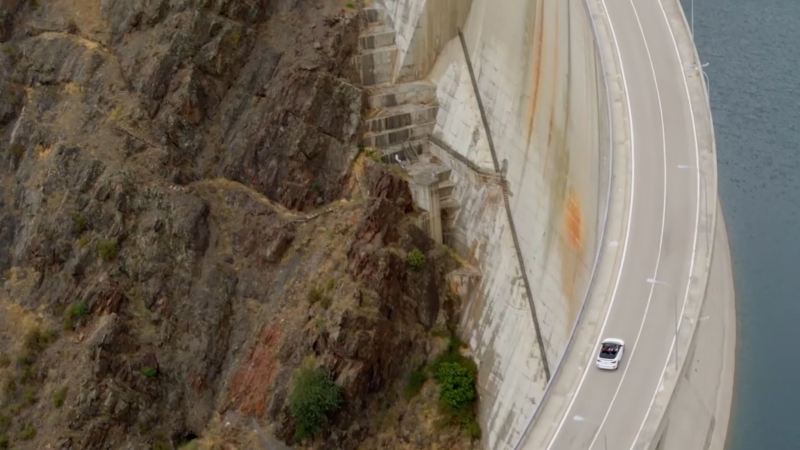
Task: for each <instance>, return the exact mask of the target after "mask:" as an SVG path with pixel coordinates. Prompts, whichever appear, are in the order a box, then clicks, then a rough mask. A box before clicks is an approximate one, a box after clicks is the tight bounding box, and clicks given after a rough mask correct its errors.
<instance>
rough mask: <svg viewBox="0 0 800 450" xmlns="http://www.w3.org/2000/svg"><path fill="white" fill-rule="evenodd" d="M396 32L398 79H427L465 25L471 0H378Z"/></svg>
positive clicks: (396, 68)
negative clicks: (441, 55) (434, 65)
mask: <svg viewBox="0 0 800 450" xmlns="http://www.w3.org/2000/svg"><path fill="white" fill-rule="evenodd" d="M379 1H380V2H381V3H382V5H383V6H384V8H385V9H386V12H387V14H388V16H389V17H390V18H391V20H392V22H393V23H394V29H395V31H396V32H397V38H396V39H397V50H398V52H397V61H396V63H395V67H394V77H395V78H394V79H395V81H409V80H418V79H420V78H424V77H425V76H426V75H427V74H428V72H429V71H430V70H431V68H432V67H433V64H434V63H435V62H436V57H437V56H438V55H439V52H441V50H442V48H443V47H444V46H445V44H447V43H448V42H449V41H450V39H452V38H453V37H454V36H455V35H456V33H457V32H458V28H459V27H462V26H463V25H464V20H465V19H466V17H467V14H468V13H469V11H470V6H471V5H472V0H379Z"/></svg>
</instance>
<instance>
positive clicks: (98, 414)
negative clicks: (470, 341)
mask: <svg viewBox="0 0 800 450" xmlns="http://www.w3.org/2000/svg"><path fill="white" fill-rule="evenodd" d="M358 23H359V21H358V20H356V11H355V10H354V9H352V8H351V7H349V6H348V5H346V4H345V2H322V1H310V0H308V1H305V0H95V1H78V0H52V1H41V0H40V1H38V2H37V1H29V2H22V1H18V0H0V99H1V100H0V183H1V186H2V189H1V190H0V274H2V280H0V283H2V284H1V287H2V288H1V289H0V381H2V382H3V386H4V389H3V392H1V393H0V402H2V406H3V408H2V410H0V448H2V446H3V442H4V439H5V442H8V443H9V444H5V445H11V446H13V447H14V448H59V449H111V448H130V449H140V448H173V447H177V446H179V445H180V444H181V443H183V442H186V441H188V440H190V439H192V438H195V437H197V436H203V439H205V441H204V442H206V443H211V444H214V445H217V444H219V445H223V446H225V445H228V447H219V448H237V447H238V448H260V447H268V446H269V445H271V444H269V443H272V442H274V439H276V438H277V439H280V440H282V441H284V442H287V443H289V444H295V443H294V442H293V432H294V423H293V421H292V418H291V416H290V414H289V412H288V406H287V398H288V394H289V391H290V389H291V379H292V374H293V372H294V370H295V369H296V368H298V367H299V366H300V365H301V364H303V363H304V361H308V360H309V359H310V358H311V359H313V360H314V361H316V364H317V365H319V366H322V367H324V368H325V369H327V370H328V371H329V372H330V373H331V374H332V376H333V377H334V380H335V381H336V383H337V384H339V385H340V386H341V387H342V388H343V391H344V396H345V403H344V407H343V409H342V410H341V411H340V412H339V413H337V414H336V415H335V416H334V417H332V418H331V420H332V428H331V430H332V431H330V432H328V433H325V434H324V435H323V436H319V437H318V438H317V439H316V440H314V441H312V442H310V443H309V442H307V443H306V444H307V445H311V446H313V447H318V448H358V447H362V448H370V447H371V446H374V445H379V444H377V443H380V445H381V446H389V447H394V448H437V447H442V448H447V447H452V446H454V445H455V446H459V447H463V446H466V445H468V444H467V443H465V442H464V441H461V440H459V439H462V438H460V437H459V436H458V435H456V434H453V433H446V432H441V431H440V430H437V429H435V428H432V427H430V426H428V427H427V428H426V427H421V428H419V429H420V430H423V429H424V430H427V431H425V432H419V433H416V434H415V433H414V432H412V431H410V430H413V429H414V428H416V427H418V426H419V425H420V421H421V420H424V419H422V417H423V416H424V414H420V415H419V417H420V418H419V419H418V418H417V415H416V413H412V412H409V411H412V410H407V409H406V408H407V406H404V405H405V403H404V401H403V400H402V399H400V398H399V392H400V391H401V390H402V385H403V380H404V377H405V376H407V374H408V373H409V372H410V371H411V370H413V369H415V368H417V367H419V365H420V364H422V363H423V362H425V361H427V360H430V359H431V357H432V356H433V354H434V352H435V350H436V345H437V344H436V342H437V341H436V339H435V338H433V337H432V331H431V330H432V329H433V328H435V327H439V328H442V327H443V326H444V324H445V323H447V322H448V320H451V319H452V318H453V315H454V314H455V312H454V311H455V309H456V308H455V307H454V303H453V300H452V298H451V296H450V295H449V293H448V292H449V291H448V288H447V283H446V282H445V274H446V273H447V272H448V271H450V270H452V269H453V268H454V267H455V263H454V262H453V261H452V260H451V259H450V258H449V257H448V256H447V254H446V252H443V251H442V250H441V249H437V248H435V247H434V245H433V244H432V242H430V241H429V240H428V239H427V238H426V237H425V236H424V235H423V234H422V233H421V232H420V231H419V230H418V229H416V228H415V227H414V226H413V225H411V224H410V221H409V219H408V215H409V214H410V213H412V212H413V208H412V204H411V198H410V195H409V193H408V191H407V190H406V187H405V182H403V181H402V180H400V179H398V178H397V177H396V176H394V175H392V174H391V173H390V172H388V171H386V170H385V168H383V167H382V166H380V165H378V164H376V163H374V162H372V161H370V160H369V159H368V158H365V157H358V152H359V151H358V148H357V144H356V142H357V135H358V133H359V130H360V127H361V119H360V117H361V109H362V91H361V89H360V88H358V87H357V86H355V85H354V84H353V83H352V81H351V80H352V79H353V78H354V74H353V73H352V69H351V68H350V66H349V64H347V61H349V59H350V56H351V55H352V54H353V52H354V50H355V47H356V45H357V36H358ZM413 248H418V249H421V250H422V251H424V252H425V253H426V254H427V256H428V258H427V263H426V264H427V266H426V268H425V270H424V271H413V270H409V268H408V266H407V263H406V260H405V256H404V255H405V253H406V252H408V251H410V250H411V249H413ZM47 330H56V331H57V333H53V332H50V331H47ZM387 405H388V406H387ZM391 405H394V406H391ZM417 408H419V406H417ZM388 410H391V411H393V412H391V414H394V415H397V414H399V415H400V416H403V415H404V414H405V416H403V417H404V418H403V417H401V419H402V420H400V419H398V420H397V422H398V423H402V426H401V429H400V430H395V429H394V428H393V426H391V425H387V420H386V416H385V414H384V412H385V411H388ZM391 417H394V416H391ZM222 424H224V425H222ZM426 433H427V434H426ZM409 436H414V437H413V439H411V438H410V437H409ZM211 444H209V445H211ZM268 444H269V445H268ZM211 447H213V445H211ZM214 448H217V447H214ZM270 448H271V447H270Z"/></svg>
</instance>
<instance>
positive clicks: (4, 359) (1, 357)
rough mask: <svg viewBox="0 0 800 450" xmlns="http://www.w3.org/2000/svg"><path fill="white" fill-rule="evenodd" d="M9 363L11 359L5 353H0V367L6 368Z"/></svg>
mask: <svg viewBox="0 0 800 450" xmlns="http://www.w3.org/2000/svg"><path fill="white" fill-rule="evenodd" d="M9 365H11V359H10V358H9V357H8V355H6V354H5V353H0V368H6V367H8V366H9Z"/></svg>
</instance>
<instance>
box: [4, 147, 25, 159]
mask: <svg viewBox="0 0 800 450" xmlns="http://www.w3.org/2000/svg"><path fill="white" fill-rule="evenodd" d="M8 151H9V152H10V153H11V157H12V158H13V159H14V164H16V163H18V162H19V160H20V159H22V155H24V154H25V147H23V146H22V144H19V143H15V144H11V147H9V148H8Z"/></svg>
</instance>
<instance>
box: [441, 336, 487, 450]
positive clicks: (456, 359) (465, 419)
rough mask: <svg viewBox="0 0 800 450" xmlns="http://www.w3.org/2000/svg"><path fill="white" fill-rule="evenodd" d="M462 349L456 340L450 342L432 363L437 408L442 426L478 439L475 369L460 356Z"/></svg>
mask: <svg viewBox="0 0 800 450" xmlns="http://www.w3.org/2000/svg"><path fill="white" fill-rule="evenodd" d="M461 347H462V344H461V342H460V341H459V340H458V339H457V338H455V337H452V338H451V339H450V342H449V344H448V346H447V350H446V351H445V352H444V353H443V354H442V355H440V356H439V357H438V358H437V359H436V361H434V363H433V367H432V369H433V376H434V378H435V379H436V381H437V383H438V384H439V406H440V410H441V412H442V413H443V415H444V423H445V424H447V425H452V426H458V427H459V428H461V429H462V430H464V432H466V433H467V434H468V435H469V436H470V437H471V438H472V439H479V438H480V436H481V429H480V426H479V425H478V422H477V420H476V417H475V404H476V402H477V400H478V392H477V390H476V389H475V380H476V377H477V374H478V367H477V366H476V365H475V363H474V362H473V361H472V360H471V359H469V358H467V357H465V356H464V355H462V354H461V351H460V349H461Z"/></svg>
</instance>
